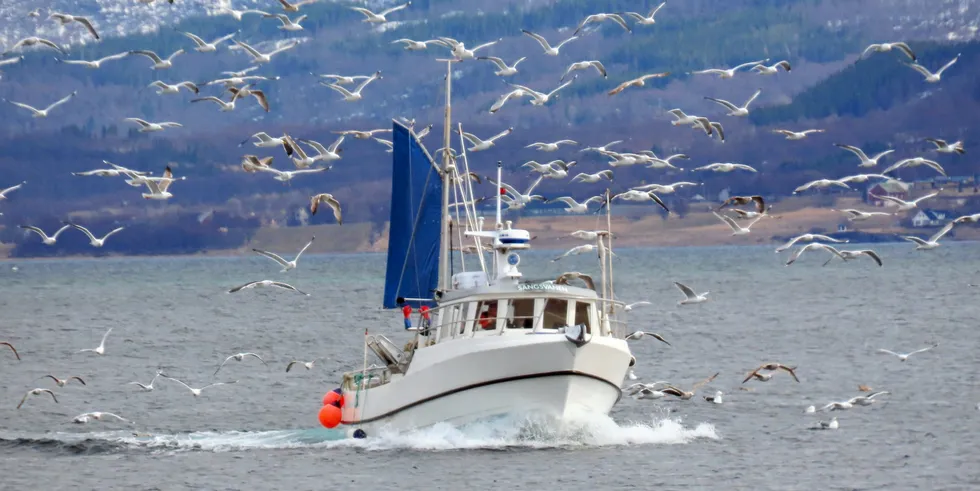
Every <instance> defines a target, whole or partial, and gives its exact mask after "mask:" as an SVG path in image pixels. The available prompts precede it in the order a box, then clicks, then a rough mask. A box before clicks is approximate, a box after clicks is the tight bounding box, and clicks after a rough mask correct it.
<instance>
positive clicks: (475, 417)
mask: <svg viewBox="0 0 980 491" xmlns="http://www.w3.org/2000/svg"><path fill="white" fill-rule="evenodd" d="M461 348H462V349H461ZM631 358H632V355H631V354H630V351H629V348H628V346H627V345H626V342H625V341H624V340H622V339H615V338H612V337H595V338H593V339H592V340H591V341H590V342H589V343H587V344H585V345H583V346H581V347H576V346H575V345H574V344H573V343H572V342H570V341H569V340H568V339H567V338H566V337H565V335H564V334H525V333H514V334H512V333H508V334H506V335H493V336H486V337H476V338H470V339H466V340H465V341H463V340H460V341H453V342H446V343H440V344H438V345H435V346H430V347H426V348H424V349H420V350H418V351H417V352H416V353H415V358H414V359H413V360H412V364H411V368H410V369H409V370H408V373H406V374H405V375H404V376H395V378H393V379H392V380H391V381H390V382H388V383H386V384H383V385H380V386H376V387H372V388H370V389H366V390H361V391H360V392H358V391H356V390H346V389H345V390H344V407H343V418H342V424H343V425H346V427H348V428H350V429H352V430H353V429H358V428H360V429H364V430H365V431H366V432H367V434H368V435H371V434H376V432H377V430H378V429H379V428H381V427H384V426H387V427H390V428H393V429H410V428H419V427H425V426H430V425H433V424H436V423H440V422H449V423H452V424H454V425H462V424H466V423H469V422H472V421H479V420H485V419H489V418H493V417H495V416H502V415H535V416H550V417H552V418H557V419H558V420H570V419H572V418H575V417H576V416H578V415H582V414H596V413H598V414H608V413H609V411H610V410H611V409H612V407H613V405H614V404H616V402H617V401H618V400H619V398H620V397H621V394H622V392H621V391H620V389H619V387H620V385H622V383H623V380H624V378H625V377H626V372H627V370H628V369H629V363H630V359H631Z"/></svg>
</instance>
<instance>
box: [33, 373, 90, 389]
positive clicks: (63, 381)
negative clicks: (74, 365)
mask: <svg viewBox="0 0 980 491" xmlns="http://www.w3.org/2000/svg"><path fill="white" fill-rule="evenodd" d="M41 378H50V379H51V380H54V383H55V384H56V385H57V386H58V387H64V386H65V385H67V384H68V382H70V381H72V380H77V381H78V383H80V384H82V385H88V384H86V383H85V381H84V380H82V378H81V377H78V376H74V375H73V376H71V377H67V378H64V379H60V378H58V377H55V376H54V375H45V376H43V377H41Z"/></svg>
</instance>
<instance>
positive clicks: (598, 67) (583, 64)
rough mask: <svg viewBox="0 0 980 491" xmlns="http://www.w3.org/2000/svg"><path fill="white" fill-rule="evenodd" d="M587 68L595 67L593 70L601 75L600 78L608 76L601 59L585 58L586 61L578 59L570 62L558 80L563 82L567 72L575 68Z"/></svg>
mask: <svg viewBox="0 0 980 491" xmlns="http://www.w3.org/2000/svg"><path fill="white" fill-rule="evenodd" d="M589 68H595V71H597V72H599V75H602V78H608V74H607V73H606V67H605V66H603V64H602V62H601V61H599V60H587V61H579V62H576V63H572V64H571V65H568V68H567V69H566V70H565V73H564V74H563V75H562V76H561V79H559V80H558V81H559V82H564V81H565V77H567V76H568V74H569V73H572V72H574V71H576V70H588V69H589Z"/></svg>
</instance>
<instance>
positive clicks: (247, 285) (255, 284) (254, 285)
mask: <svg viewBox="0 0 980 491" xmlns="http://www.w3.org/2000/svg"><path fill="white" fill-rule="evenodd" d="M261 286H271V287H275V288H282V289H283V290H291V291H294V292H296V293H299V294H302V295H306V296H310V294H309V293H306V292H304V291H301V290H299V289H298V288H296V287H294V286H292V285H288V284H286V283H283V282H281V281H272V280H259V281H250V282H248V283H245V284H244V285H240V286H236V287H235V288H232V289H231V290H228V293H237V292H240V291H242V290H249V289H252V288H257V287H261Z"/></svg>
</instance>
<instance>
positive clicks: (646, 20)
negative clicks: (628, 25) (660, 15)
mask: <svg viewBox="0 0 980 491" xmlns="http://www.w3.org/2000/svg"><path fill="white" fill-rule="evenodd" d="M664 5H667V2H663V3H661V4H660V5H659V6H657V7H654V9H653V10H651V11H650V13H649V14H647V15H643V14H640V13H638V12H626V13H625V14H626V15H627V16H628V17H631V18H632V19H633V20H635V21H636V23H637V24H639V25H641V26H652V25H654V24H656V23H657V20H656V19H655V18H654V17H655V16H656V15H657V12H660V9H662V8H664Z"/></svg>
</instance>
